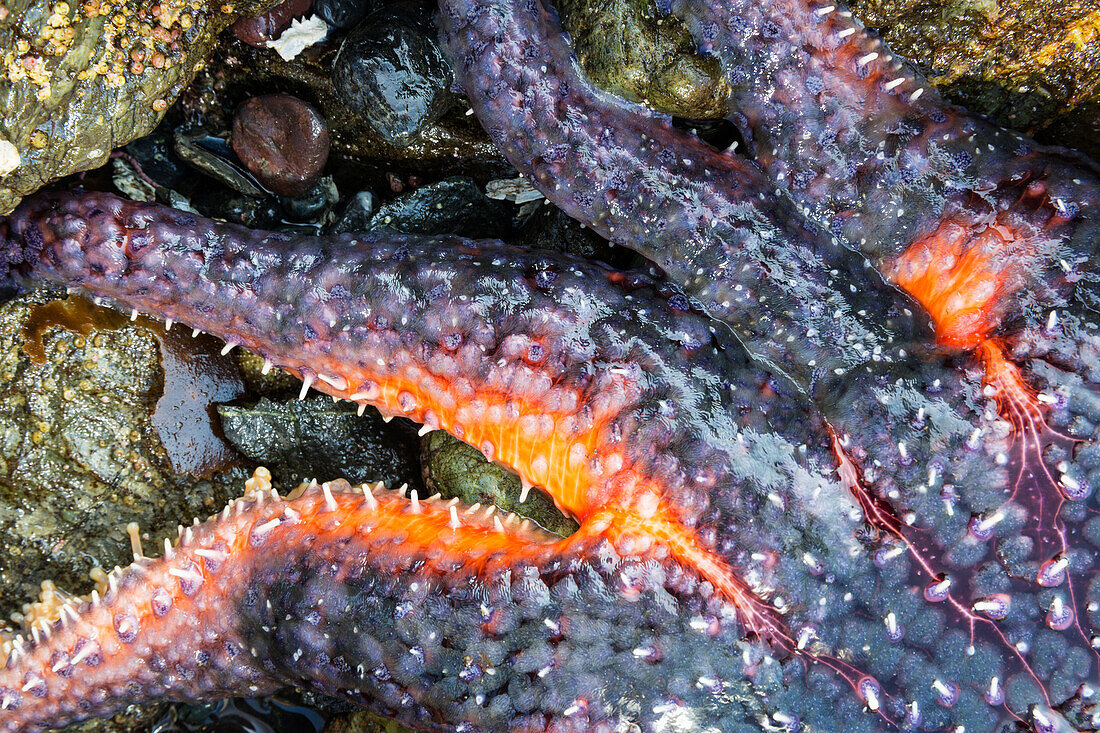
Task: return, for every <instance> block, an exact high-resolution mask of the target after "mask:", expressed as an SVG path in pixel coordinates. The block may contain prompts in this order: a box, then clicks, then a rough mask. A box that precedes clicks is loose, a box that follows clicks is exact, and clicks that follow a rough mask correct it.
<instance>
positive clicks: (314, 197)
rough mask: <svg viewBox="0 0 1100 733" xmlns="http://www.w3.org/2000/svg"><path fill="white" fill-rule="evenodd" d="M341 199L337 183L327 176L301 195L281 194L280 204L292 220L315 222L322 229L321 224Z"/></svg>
mask: <svg viewBox="0 0 1100 733" xmlns="http://www.w3.org/2000/svg"><path fill="white" fill-rule="evenodd" d="M339 200H340V192H339V191H337V190H336V184H334V183H333V182H332V179H331V178H329V177H328V176H325V177H324V178H322V179H321V181H320V183H318V184H317V185H316V186H314V187H313V188H311V189H309V190H308V191H306V192H305V193H304V194H302V195H301V196H295V197H289V196H280V197H279V206H280V208H282V210H283V213H285V214H286V216H287V218H288V219H290V220H291V221H292V222H300V223H309V224H314V225H317V228H318V230H320V224H321V223H322V221H323V220H326V219H327V218H328V214H329V212H330V211H331V210H332V207H333V206H335V205H336V202H337V201H339Z"/></svg>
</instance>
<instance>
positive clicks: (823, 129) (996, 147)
mask: <svg viewBox="0 0 1100 733" xmlns="http://www.w3.org/2000/svg"><path fill="white" fill-rule="evenodd" d="M663 5H664V6H665V8H666V9H669V10H672V11H674V12H676V13H677V14H678V15H680V16H682V17H683V18H684V19H685V20H686V21H687V22H688V25H689V27H690V28H691V30H692V31H693V33H694V35H695V37H696V39H697V40H698V42H699V44H700V48H701V50H702V51H703V52H704V53H709V54H713V55H714V56H715V57H717V58H718V60H719V61H720V62H721V63H722V65H723V68H724V69H725V73H726V77H727V79H728V80H729V82H730V84H731V87H732V89H733V94H732V96H731V98H730V119H731V120H733V121H734V122H735V123H736V124H737V125H738V126H739V127H740V129H741V131H742V134H743V136H744V137H745V139H746V141H747V142H748V154H749V155H750V156H752V157H753V158H754V159H755V160H756V162H757V163H759V164H760V165H761V167H762V168H763V169H764V170H765V171H766V172H767V174H768V176H769V177H770V178H771V179H772V180H773V181H775V185H776V187H777V188H780V189H782V190H783V191H784V192H785V193H787V194H789V195H790V196H791V197H792V198H793V199H794V200H795V201H796V202H798V204H799V206H801V207H802V208H803V211H804V212H805V213H806V214H807V216H808V217H809V218H810V219H811V220H813V221H815V222H817V223H818V224H819V225H821V226H822V227H825V228H827V229H829V230H830V231H832V232H834V233H836V234H838V235H840V236H842V237H843V238H844V239H845V240H846V241H847V242H848V243H850V244H851V245H852V246H854V247H855V248H857V249H858V250H859V251H861V252H863V253H864V254H865V255H866V256H867V257H869V258H870V259H871V260H872V261H873V262H875V264H876V266H878V267H880V268H882V269H888V268H889V267H890V265H891V263H892V262H893V261H894V260H895V259H896V258H897V257H898V256H899V255H901V254H902V252H904V251H905V249H906V248H907V247H908V246H909V245H910V244H912V243H913V242H915V241H918V240H919V239H921V238H922V237H925V236H927V235H928V234H930V233H932V232H934V231H935V230H936V229H937V227H938V226H939V225H940V223H941V222H942V221H945V220H953V221H956V222H959V223H960V224H965V225H966V226H968V227H970V228H972V229H973V230H974V231H981V229H983V228H984V227H985V226H986V225H990V224H993V223H994V222H997V223H999V224H1000V225H1002V226H1006V227H1010V228H1011V229H1012V230H1014V231H1015V232H1016V235H1017V239H1018V246H1019V251H1018V252H1017V253H1016V254H1015V255H1014V256H1017V257H1021V258H1032V257H1033V258H1034V264H1033V265H1031V266H1029V268H1028V270H1027V271H1026V272H1024V273H1022V274H1021V275H1022V277H1023V278H1024V280H1025V282H1024V284H1023V288H1022V292H1021V293H1020V294H1019V298H1020V301H1021V302H1020V303H1019V305H1018V308H1009V309H1007V311H1008V313H1007V315H1008V316H1009V317H1010V318H1018V319H1023V320H1024V321H1025V322H1026V323H1028V324H1031V323H1041V319H1042V318H1045V317H1046V310H1044V307H1045V308H1046V309H1049V308H1050V307H1052V306H1053V307H1060V306H1063V305H1069V306H1070V307H1073V308H1076V309H1077V310H1082V309H1084V308H1093V309H1094V308H1095V307H1096V305H1097V303H1098V302H1100V293H1098V292H1097V286H1096V282H1097V277H1098V275H1097V273H1100V262H1098V261H1097V243H1098V242H1100V212H1098V211H1097V208H1098V206H1100V167H1097V165H1096V163H1094V162H1093V161H1091V160H1089V159H1088V158H1086V157H1085V156H1083V155H1081V154H1079V153H1076V152H1073V151H1070V150H1066V149H1064V148H1058V147H1050V146H1043V145H1039V144H1038V143H1036V142H1035V141H1034V140H1031V139H1029V138H1027V137H1025V136H1023V135H1021V134H1019V133H1016V132H1012V131H1009V130H1004V129H1001V128H998V127H996V126H995V125H992V124H990V123H989V122H988V121H986V120H984V119H981V118H979V117H976V116H974V115H971V114H969V113H968V112H966V111H965V110H963V109H961V108H959V107H957V106H954V105H952V104H949V103H947V102H945V101H944V100H943V98H942V97H941V95H940V94H939V92H938V91H937V90H936V88H935V87H933V86H932V85H931V84H929V83H928V82H927V81H926V80H925V79H923V78H922V77H921V76H920V74H919V73H918V72H916V70H915V69H914V68H913V67H912V65H911V64H909V63H908V62H907V61H905V60H904V59H901V58H899V57H897V56H895V55H894V54H893V53H892V52H891V51H890V49H889V48H888V47H887V46H886V45H885V44H884V43H883V42H882V40H881V39H879V38H877V37H876V36H875V35H874V34H872V33H870V32H868V31H867V30H866V29H865V28H864V27H863V24H862V23H861V22H860V21H859V20H858V19H856V18H854V17H852V14H851V12H850V11H848V10H847V8H846V7H845V6H844V4H843V3H841V2H832V0H795V2H779V1H776V0H763V1H759V0H666V1H665V2H664V3H663ZM1011 246H1015V245H1010V247H1011ZM1011 325H1013V326H1018V323H1017V324H1011Z"/></svg>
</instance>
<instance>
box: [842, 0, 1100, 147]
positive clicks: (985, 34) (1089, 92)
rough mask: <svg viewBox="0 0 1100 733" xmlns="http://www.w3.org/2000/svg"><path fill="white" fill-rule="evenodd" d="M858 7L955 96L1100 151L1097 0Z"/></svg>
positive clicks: (895, 1) (1002, 119) (928, 0)
mask: <svg viewBox="0 0 1100 733" xmlns="http://www.w3.org/2000/svg"><path fill="white" fill-rule="evenodd" d="M852 9H853V10H854V11H855V12H856V14H857V15H858V16H859V17H860V18H861V19H862V20H863V21H864V22H865V23H866V24H867V25H869V26H872V27H875V28H877V29H878V30H879V31H880V32H881V33H882V34H883V36H884V37H885V38H886V40H887V41H888V42H889V43H890V45H891V47H892V48H893V49H894V50H895V51H897V52H898V53H900V54H902V55H903V56H906V57H908V58H910V59H911V60H913V61H914V62H916V64H917V65H918V66H919V67H920V68H921V70H922V71H923V72H924V73H925V74H926V75H927V76H928V77H929V78H930V79H931V80H932V81H933V82H934V83H935V84H937V85H938V86H941V87H944V91H945V93H946V94H947V96H948V97H949V98H950V99H952V100H953V101H955V102H957V103H959V104H961V105H963V106H965V107H967V108H968V109H971V110H973V111H975V112H980V113H982V114H986V115H989V116H991V117H993V118H994V119H995V120H997V121H998V122H999V123H1001V124H1002V125H1005V126H1008V127H1012V128H1015V129H1017V130H1022V131H1025V132H1028V133H1031V134H1034V135H1037V136H1038V137H1040V138H1041V139H1043V140H1045V141H1049V142H1060V143H1062V144H1068V145H1071V146H1073V147H1077V148H1079V149H1081V150H1084V151H1085V152H1088V153H1090V154H1092V155H1093V156H1098V155H1100V135H1098V134H1097V133H1098V132H1100V6H1098V5H1097V3H1096V2H1095V1H1094V0H853V2H852Z"/></svg>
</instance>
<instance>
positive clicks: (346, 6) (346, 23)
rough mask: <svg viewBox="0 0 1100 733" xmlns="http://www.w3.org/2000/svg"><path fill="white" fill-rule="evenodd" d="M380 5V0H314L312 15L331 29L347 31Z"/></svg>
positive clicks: (381, 3)
mask: <svg viewBox="0 0 1100 733" xmlns="http://www.w3.org/2000/svg"><path fill="white" fill-rule="evenodd" d="M382 5H383V2H382V0H315V2H314V3H313V13H314V14H315V15H317V16H319V17H320V18H321V20H323V21H325V22H326V23H328V25H329V26H330V27H332V28H336V29H338V30H348V29H349V28H354V27H355V26H356V25H358V24H359V21H361V20H363V18H365V17H367V14H368V13H373V12H374V11H375V10H378V8H380V7H382Z"/></svg>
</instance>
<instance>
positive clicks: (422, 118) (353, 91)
mask: <svg viewBox="0 0 1100 733" xmlns="http://www.w3.org/2000/svg"><path fill="white" fill-rule="evenodd" d="M430 16H431V14H430V9H429V8H428V7H427V6H425V5H422V4H421V3H413V2H410V3H401V4H399V5H395V6H393V7H388V8H384V9H382V10H378V11H376V12H374V13H371V14H370V15H368V16H367V17H365V18H364V19H363V21H362V22H361V23H360V24H359V25H358V26H356V27H355V29H354V30H353V31H352V32H351V33H350V34H349V35H348V36H347V38H346V39H344V42H343V45H342V46H341V47H340V52H339V53H338V54H337V56H336V59H335V62H334V65H333V69H332V79H333V83H334V84H335V86H336V91H337V92H338V93H339V94H341V95H343V96H344V97H345V99H346V100H347V101H348V104H349V106H351V107H352V108H353V109H354V110H355V111H356V112H357V113H358V114H359V115H360V116H361V117H362V118H363V119H364V120H365V121H366V122H367V124H369V125H370V126H371V127H372V128H373V129H374V131H375V132H376V133H378V135H379V136H381V137H382V139H383V140H385V141H386V142H388V143H390V144H392V145H407V144H408V143H410V142H412V141H413V140H414V139H415V138H416V136H417V135H418V134H419V133H420V131H421V130H423V129H424V127H425V126H426V125H429V124H431V123H432V122H435V121H436V120H438V119H439V118H440V117H441V116H442V115H443V113H444V112H446V111H447V108H448V107H449V106H450V105H451V102H452V99H451V93H450V86H451V82H452V73H451V69H450V66H449V64H448V62H447V61H446V59H445V58H444V57H443V52H442V50H441V49H440V47H439V43H438V41H437V40H436V33H435V30H434V28H433V27H432V25H431V23H430V22H428V20H427V19H428V18H430Z"/></svg>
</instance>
